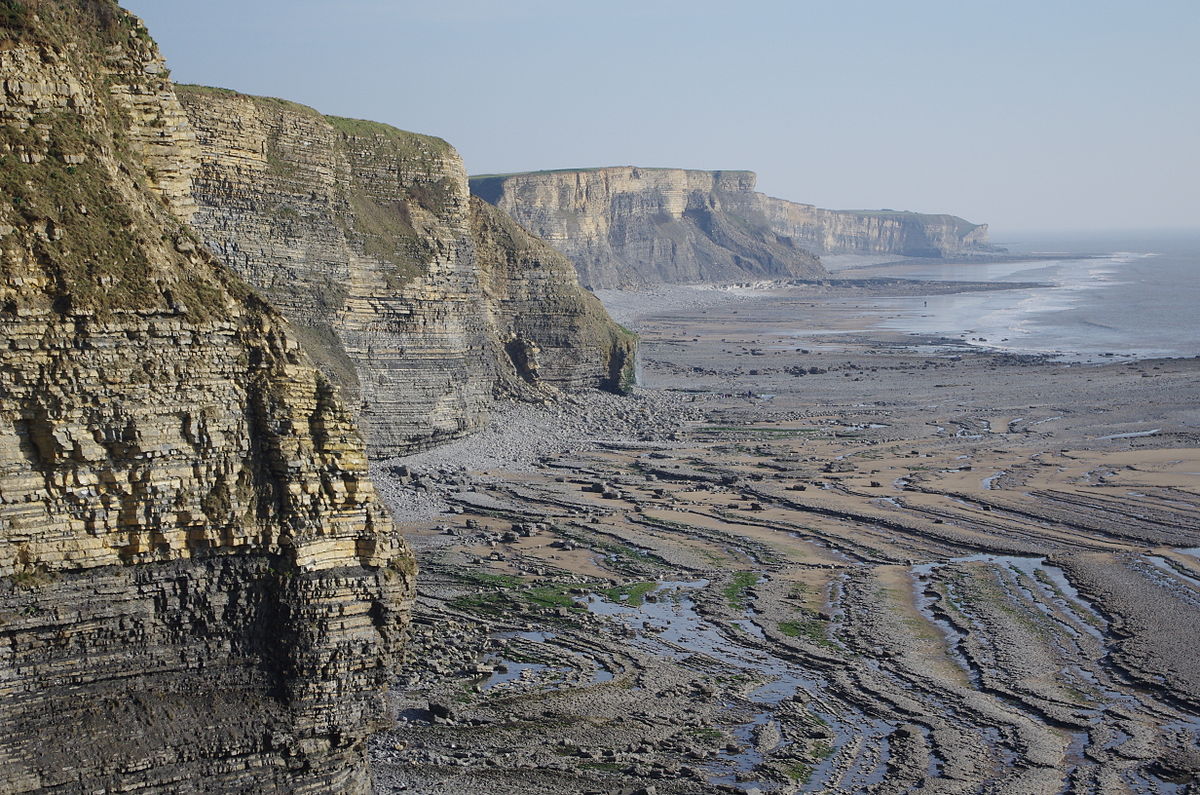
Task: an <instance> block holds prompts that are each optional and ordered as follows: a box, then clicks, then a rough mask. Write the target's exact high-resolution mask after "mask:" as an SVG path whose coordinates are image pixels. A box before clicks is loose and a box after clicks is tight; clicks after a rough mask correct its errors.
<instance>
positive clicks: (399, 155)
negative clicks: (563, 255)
mask: <svg viewBox="0 0 1200 795" xmlns="http://www.w3.org/2000/svg"><path fill="white" fill-rule="evenodd" d="M179 93H180V97H181V99H182V101H183V105H184V107H185V109H186V111H187V115H188V117H189V118H190V121H191V124H192V127H193V128H194V129H195V131H196V135H197V138H198V143H199V147H200V150H201V157H200V163H199V168H198V170H197V172H196V174H195V176H194V180H193V181H194V185H195V188H194V191H193V195H194V197H195V201H196V203H197V205H198V211H197V212H196V214H195V216H194V217H193V223H194V225H195V226H196V227H197V229H198V230H199V231H200V232H201V234H202V235H203V236H204V238H205V240H206V241H207V242H208V244H209V245H210V246H211V247H212V248H213V249H214V250H215V251H216V252H218V253H219V254H220V255H221V256H222V258H223V259H224V260H225V261H226V262H228V263H229V264H230V265H231V266H232V267H233V268H235V269H236V270H237V271H238V272H239V273H240V274H241V275H242V276H243V277H244V278H245V279H247V281H249V282H250V283H251V284H253V285H254V286H255V287H257V288H259V289H260V290H262V291H263V293H264V294H265V295H266V296H267V297H268V298H269V299H270V300H271V302H272V303H273V304H274V305H275V306H277V307H278V308H279V309H280V310H281V311H282V312H283V313H284V314H285V315H286V316H287V317H288V318H289V319H290V320H291V321H292V323H293V324H294V325H295V327H296V328H297V329H298V330H299V331H300V333H301V335H302V339H303V341H304V343H305V345H306V347H307V348H308V349H309V350H311V351H312V352H313V353H314V355H315V356H316V358H317V362H318V364H319V365H320V367H321V368H322V370H323V371H324V372H325V373H327V374H328V375H329V376H330V377H331V378H333V379H334V380H335V381H336V382H337V383H338V385H339V386H340V387H341V389H342V392H343V394H344V395H345V396H346V397H347V400H348V401H349V402H350V403H351V404H352V405H353V406H354V407H355V409H356V411H357V412H358V415H359V417H360V420H361V422H362V425H363V428H364V433H365V434H366V436H367V440H368V443H369V446H370V449H371V452H372V455H376V456H380V457H385V456H392V455H398V454H402V453H407V452H412V451H414V450H419V449H423V448H426V447H430V446H433V445H435V444H438V443H440V442H443V441H446V440H449V439H453V438H455V437H458V436H461V435H463V434H465V433H468V432H470V431H471V430H474V429H476V428H478V427H480V426H481V425H483V424H484V423H485V422H486V421H487V418H488V410H489V405H490V403H491V401H492V399H493V396H494V395H496V394H497V393H501V392H513V391H516V392H518V393H522V394H524V393H526V392H528V391H529V390H533V391H534V392H537V393H545V392H547V391H553V390H555V389H559V388H569V389H573V388H582V387H585V386H592V387H603V388H610V389H612V388H616V387H617V386H618V385H619V379H618V378H614V377H612V376H611V375H610V370H611V369H612V367H611V366H610V365H611V364H612V363H614V362H617V363H618V364H617V369H618V370H620V367H621V364H623V363H624V362H625V361H626V360H630V361H631V359H632V338H631V337H630V336H629V335H626V334H624V333H622V332H621V331H620V330H619V329H617V327H616V326H614V325H613V324H612V322H611V321H610V320H609V319H608V317H607V315H605V313H604V312H603V310H601V309H600V308H599V306H598V304H596V302H595V301H594V299H592V298H591V297H590V296H588V295H586V294H584V292H583V291H582V290H581V288H580V287H579V285H578V282H577V280H576V278H575V276H574V274H573V272H572V271H571V269H570V268H563V267H560V263H559V262H558V261H556V260H554V259H553V256H552V253H548V250H547V249H544V248H538V247H537V246H536V245H534V244H533V243H532V242H530V241H529V237H528V235H527V234H526V233H524V232H522V231H520V230H517V229H516V228H515V225H512V224H511V223H507V222H505V221H504V220H502V219H499V218H497V217H496V215H497V214H493V213H486V212H484V211H482V210H481V209H478V208H474V209H473V208H472V206H471V203H470V195H469V191H468V188H467V178H466V173H465V171H464V169H463V165H462V161H461V160H460V159H459V157H458V154H457V153H456V152H455V151H454V149H453V148H451V147H450V146H449V145H448V144H447V143H446V142H445V141H442V140H440V139H438V138H431V137H429V136H424V135H417V134H414V133H409V132H404V131H401V130H397V129H395V128H392V127H389V126H387V125H384V124H376V123H373V122H367V121H359V120H352V119H342V118H335V117H326V116H322V115H321V114H319V113H318V112H316V111H315V110H312V109H311V108H307V107H304V106H301V105H296V104H294V103H290V102H286V101H283V100H276V99H269V98H263V97H250V96H246V95H243V94H238V93H235V92H232V91H227V90H223V89H211V88H202V87H197V86H181V87H180V89H179ZM478 234H482V235H483V236H484V237H485V239H484V240H482V241H479V240H477V239H476V235H478ZM511 246H516V248H509V247H511ZM535 353H536V355H535Z"/></svg>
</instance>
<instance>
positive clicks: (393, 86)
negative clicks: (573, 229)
mask: <svg viewBox="0 0 1200 795" xmlns="http://www.w3.org/2000/svg"><path fill="white" fill-rule="evenodd" d="M123 4H124V5H125V7H126V8H129V9H130V10H131V11H133V12H134V13H137V14H139V15H140V16H142V17H143V19H145V21H146V23H147V25H148V26H149V27H150V31H151V33H152V34H153V36H154V37H155V39H156V40H157V41H158V42H159V44H160V46H161V47H162V50H163V53H164V55H165V56H166V58H167V61H168V65H169V66H170V67H171V69H172V72H173V76H174V78H175V79H176V80H178V81H180V82H188V83H200V84H205V85H216V86H222V87H226V88H231V89H235V90H238V91H243V92H246V93H250V94H264V95H270V96H279V97H284V98H287V99H290V100H294V101H297V102H301V103H304V104H306V105H311V106H313V107H315V108H317V109H318V110H320V111H321V112H323V113H328V114H334V115H341V116H351V117H357V118H368V119H373V120H377V121H381V122H386V123H388V124H392V125H395V126H397V127H400V128H403V129H408V130H413V131H416V132H422V133H428V134H432V135H438V136H440V137H443V138H445V139H446V140H447V141H449V142H450V143H451V144H452V145H453V146H454V147H455V148H456V149H457V150H458V151H459V152H460V154H461V155H462V156H463V158H464V160H465V162H466V166H467V170H468V172H469V173H472V174H483V173H507V172H514V171H533V170H546V169H570V168H582V167H594V166H600V165H619V164H631V165H639V166H647V167H649V166H661V167H676V168H697V169H705V170H714V169H728V170H751V171H755V172H757V174H758V187H759V190H761V191H763V192H764V193H767V194H770V195H772V196H778V197H780V198H784V199H789V200H792V201H797V202H804V203H809V204H815V205H818V206H821V207H830V208H834V209H847V208H883V207H888V208H894V209H897V210H913V211H917V212H928V213H950V214H954V215H958V216H962V217H964V218H966V219H968V220H970V221H972V222H974V223H987V224H989V226H990V228H991V231H992V236H993V238H995V239H998V240H1000V242H1003V240H1002V239H1003V238H1011V237H1014V236H1020V235H1027V234H1041V233H1052V232H1056V231H1060V230H1061V231H1063V232H1071V233H1076V232H1085V231H1088V230H1108V229H1116V228H1120V229H1122V230H1128V231H1150V230H1153V229H1177V230H1188V229H1194V228H1196V227H1197V226H1200V188H1198V187H1197V186H1198V185H1200V151H1198V149H1197V147H1196V146H1195V141H1196V140H1197V137H1198V136H1197V134H1198V133H1200V103H1196V102H1194V101H1188V99H1187V98H1188V97H1192V96H1194V86H1195V84H1196V82H1197V78H1200V59H1197V58H1196V56H1195V54H1194V52H1193V43H1194V42H1195V41H1197V40H1200V6H1197V5H1194V4H1190V3H1185V2H1182V1H1178V2H1177V1H1175V0H1171V1H1169V2H1160V3H1157V4H1155V5H1154V6H1153V7H1149V8H1145V7H1140V6H1138V7H1134V6H1132V5H1131V4H1126V3H1119V2H1100V3H1088V4H1083V3H1063V4H1059V5H1056V6H1054V7H1046V6H1043V5H1041V4H1037V3H1032V2H1017V3H1014V4H1007V5H1006V6H1005V7H1004V8H1003V10H1002V12H1001V11H999V10H996V9H994V8H990V7H989V8H982V7H978V8H977V7H973V6H972V5H971V4H961V3H952V2H940V1H939V2H932V1H929V0H927V1H925V2H918V3H916V4H907V5H905V6H896V5H892V4H882V3H873V2H848V3H841V4H837V5H836V7H833V6H827V5H816V4H808V3H777V2H750V3H747V4H741V5H739V6H738V7H736V8H733V7H727V6H724V5H722V4H718V3H715V2H709V1H708V0H705V1H704V2H689V3H683V2H682V1H681V0H657V2H655V1H654V0H651V1H650V2H640V3H636V2H632V0H614V2H611V3H607V4H604V5H603V6H599V5H592V4H563V3H552V2H550V1H549V0H520V1H519V2H510V3H506V4H504V6H503V7H493V6H492V5H490V4H487V3H484V2H482V0H452V1H450V2H445V3H443V4H441V5H440V6H438V7H432V6H429V5H417V4H413V3H410V2H407V0H404V1H402V2H387V3H385V2H383V1H382V0H349V1H348V2H346V3H343V4H341V5H340V6H339V7H338V9H337V11H336V13H331V12H330V10H329V6H328V4H324V3H317V2H315V0H298V1H297V2H290V3H286V4H285V3H281V2H278V0H262V2H259V3H255V4H253V5H249V6H247V5H242V4H235V3H233V2H232V1H231V0H212V2H208V3H204V4H174V3H172V4H166V3H161V2H151V0H129V1H128V2H125V3H123Z"/></svg>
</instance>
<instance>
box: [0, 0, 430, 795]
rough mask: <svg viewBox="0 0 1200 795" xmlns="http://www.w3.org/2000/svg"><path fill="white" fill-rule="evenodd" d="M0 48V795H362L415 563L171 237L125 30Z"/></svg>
mask: <svg viewBox="0 0 1200 795" xmlns="http://www.w3.org/2000/svg"><path fill="white" fill-rule="evenodd" d="M0 39H2V41H0V44H2V46H0V74H2V76H3V82H2V91H3V103H2V107H0V117H2V121H3V126H0V182H2V184H3V194H4V196H5V201H4V202H0V269H2V270H3V280H2V281H0V791H3V792H11V793H25V792H82V791H87V792H95V791H122V792H132V791H159V792H166V791H173V792H197V791H226V792H233V791H243V792H249V791H254V792H263V791H279V792H367V791H369V790H370V782H369V780H368V776H367V772H366V768H365V765H364V760H363V746H364V741H365V737H366V736H367V734H368V733H369V732H371V731H372V730H373V729H374V728H375V727H377V726H378V725H380V723H381V721H382V720H383V718H384V717H385V710H384V706H383V703H382V692H383V690H384V688H385V686H386V684H387V683H388V681H389V680H390V678H391V673H392V670H393V667H394V665H395V663H396V662H397V660H398V657H399V654H400V651H401V647H402V643H403V631H404V627H405V625H406V623H407V605H408V601H409V599H410V596H411V591H412V586H413V577H414V571H415V566H414V563H413V559H412V556H411V554H410V553H409V551H408V550H407V548H406V547H405V546H404V544H403V543H402V542H401V541H400V540H399V539H398V538H397V537H396V535H395V534H394V532H393V528H392V526H391V523H390V521H389V520H388V518H387V516H386V514H385V513H384V511H383V510H382V508H381V506H380V503H379V502H378V500H377V498H376V496H375V493H374V490H373V488H372V485H371V482H370V481H369V480H368V478H367V474H366V460H365V455H364V451H363V446H362V443H361V441H360V439H359V436H358V434H357V432H356V431H355V429H354V427H353V425H352V423H351V419H350V416H349V415H348V413H347V412H346V411H345V410H344V409H343V407H342V404H341V402H340V400H339V398H338V395H337V390H336V389H335V387H334V386H333V385H332V384H331V383H330V382H329V381H328V380H327V379H326V378H325V377H324V376H322V375H321V374H320V373H319V372H318V371H317V370H316V369H314V367H312V365H311V364H310V363H309V361H308V359H307V357H306V356H305V354H304V353H303V352H302V350H301V348H300V346H299V344H298V343H297V340H296V339H295V337H294V335H293V333H292V331H291V330H290V328H289V326H288V324H287V322H286V321H285V320H284V319H283V318H282V317H281V316H280V315H278V314H277V313H276V312H275V311H274V310H273V309H271V308H270V307H269V306H268V305H266V304H265V303H264V302H263V301H262V300H261V299H259V298H257V297H256V296H255V294H254V293H253V292H251V290H250V289H249V288H248V287H247V286H246V285H245V284H244V283H243V282H242V281H241V280H240V279H238V278H237V277H236V276H235V275H233V274H231V273H230V272H229V271H227V270H226V269H225V268H224V267H223V266H222V265H221V264H219V263H218V262H216V261H215V260H214V259H213V258H212V256H211V255H210V254H208V253H207V252H206V250H205V249H204V248H203V246H202V245H201V244H200V241H199V240H198V238H197V237H196V236H195V235H194V233H193V232H192V231H191V230H190V229H189V228H188V227H187V225H186V224H185V222H184V221H185V220H186V219H187V218H188V217H189V216H191V215H192V214H193V212H194V211H195V207H194V205H193V204H192V201H191V190H190V185H189V183H190V180H191V178H192V174H193V171H194V162H195V161H194V156H195V152H194V151H193V149H194V145H195V144H194V141H193V139H192V136H191V135H190V133H189V128H188V127H187V125H186V124H184V121H183V116H182V114H181V112H180V107H179V105H178V104H177V103H176V102H175V100H174V96H173V93H172V88H171V84H170V82H169V81H168V80H167V78H166V75H165V72H164V70H163V69H162V62H161V58H160V57H159V55H158V53H157V51H156V49H155V47H154V45H153V42H152V41H151V40H150V37H149V35H148V33H147V32H146V30H145V29H144V28H143V27H142V26H141V24H140V23H139V22H138V21H137V20H136V18H134V17H132V16H130V15H128V14H126V13H125V12H123V11H121V10H120V9H118V8H117V6H116V5H115V4H114V3H113V2H111V0H55V1H54V2H49V1H45V2H25V3H8V4H5V5H4V6H3V7H2V8H0Z"/></svg>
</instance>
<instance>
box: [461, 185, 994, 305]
mask: <svg viewBox="0 0 1200 795" xmlns="http://www.w3.org/2000/svg"><path fill="white" fill-rule="evenodd" d="M756 182H757V177H756V176H755V175H754V173H753V172H750V171H692V170H685V169H667V168H636V167H633V166H618V167H612V168H593V169H578V170H563V171H539V172H529V173H524V174H500V175H483V176H477V177H472V178H471V191H472V192H473V193H475V195H477V196H479V197H480V198H482V199H484V200H485V201H487V202H489V203H491V204H493V205H495V206H496V207H498V208H500V209H501V210H503V211H505V212H506V213H508V214H509V215H511V216H512V217H513V218H515V219H516V220H517V221H518V222H520V223H521V224H523V225H524V226H526V227H528V228H529V229H530V230H531V231H532V232H533V233H534V234H537V235H539V236H541V237H543V238H545V239H546V240H547V241H548V242H549V243H550V244H551V245H553V246H555V247H556V248H558V249H559V250H560V251H562V252H563V253H565V254H566V255H567V256H568V257H570V258H571V260H572V261H573V262H574V263H575V267H576V269H577V270H578V271H579V276H580V280H581V281H582V282H583V283H584V284H585V285H587V286H589V287H591V288H593V289H601V288H608V287H627V286H633V285H638V284H652V283H660V282H667V283H687V282H729V281H744V280H747V279H763V278H770V279H779V278H784V279H786V278H801V279H814V278H816V279H819V278H823V277H825V276H827V275H828V274H826V273H825V270H824V268H823V267H822V266H821V264H820V261H819V259H818V255H820V254H848V253H854V254H896V255H898V256H912V257H942V256H948V255H952V254H956V253H962V252H969V251H976V250H988V248H989V247H988V245H987V226H986V225H984V224H972V223H970V222H967V221H964V220H963V219H961V218H957V217H955V216H951V215H924V214H920V213H908V212H894V211H889V210H880V211H865V210H823V209H821V208H818V207H814V206H812V205H809V204H798V203H795V202H789V201H786V200H784V199H775V198H772V197H770V196H766V195H764V194H762V193H759V192H757V191H756V190H755V184H756Z"/></svg>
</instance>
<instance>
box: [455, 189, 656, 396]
mask: <svg viewBox="0 0 1200 795" xmlns="http://www.w3.org/2000/svg"><path fill="white" fill-rule="evenodd" d="M471 232H472V236H473V238H474V240H475V245H476V252H477V262H478V266H479V274H480V286H481V289H482V293H483V297H484V305H485V307H487V310H488V326H489V328H491V329H492V334H493V337H494V338H495V339H497V340H499V341H500V343H501V344H502V345H503V347H504V350H505V352H506V357H507V359H508V361H510V362H512V363H513V366H514V368H513V369H514V370H515V371H516V374H517V375H518V376H519V377H520V379H521V383H520V384H518V385H517V386H515V387H511V390H512V391H514V392H516V391H519V390H520V389H521V388H522V387H530V386H532V387H536V386H538V385H539V384H554V385H556V386H558V387H561V388H564V389H568V390H577V389H581V388H584V387H588V386H593V385H596V384H600V385H601V386H603V388H605V389H607V390H609V391H613V392H623V391H626V390H627V389H628V388H629V387H630V386H631V385H632V380H633V365H634V361H633V357H634V346H633V338H632V336H631V335H630V334H629V332H627V331H625V330H624V329H621V328H620V327H618V326H616V325H615V324H614V323H612V321H611V320H610V319H609V317H608V313H607V312H606V311H605V310H604V307H603V306H602V305H601V303H600V299H598V298H596V296H594V295H592V294H591V293H590V292H588V291H587V290H582V289H580V288H579V282H578V279H577V278H576V275H575V268H574V266H572V265H571V261H570V260H569V259H567V258H566V257H564V256H563V255H562V254H560V253H559V252H558V251H556V250H555V249H553V248H551V247H550V246H549V245H548V244H547V243H546V242H545V241H543V240H541V239H539V238H536V237H534V236H533V235H531V234H529V232H527V231H526V230H525V229H523V228H522V227H521V226H520V225H519V224H518V223H517V222H516V221H514V220H512V219H511V218H509V217H508V216H507V215H505V214H504V213H502V212H501V211H500V210H497V209H496V208H495V207H493V206H491V205H490V204H488V203H486V202H484V201H481V200H480V199H478V198H475V197H472V198H471Z"/></svg>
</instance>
